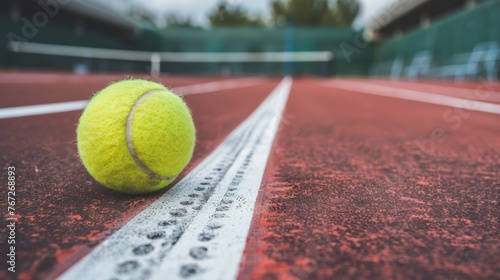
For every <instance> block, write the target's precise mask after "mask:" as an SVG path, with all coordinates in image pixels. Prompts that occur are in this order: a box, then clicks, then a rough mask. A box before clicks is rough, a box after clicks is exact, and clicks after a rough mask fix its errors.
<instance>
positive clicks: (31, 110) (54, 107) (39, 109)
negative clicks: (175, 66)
mask: <svg viewBox="0 0 500 280" xmlns="http://www.w3.org/2000/svg"><path fill="white" fill-rule="evenodd" d="M262 81H264V79H259V78H242V79H235V80H228V81H219V82H209V83H203V84H196V85H189V86H182V87H176V88H172V89H171V90H172V91H173V92H175V93H180V94H183V95H193V94H201V93H208V92H214V91H219V90H228V89H235V88H243V87H249V86H254V85H257V84H259V83H261V82H262ZM87 103H88V100H78V101H70V102H60V103H51V104H40V105H29V106H19V107H10V108H0V119H10V118H18V117H28V116H37V115H46V114H54V113H63V112H72V111H80V110H83V109H84V108H85V106H86V105H87Z"/></svg>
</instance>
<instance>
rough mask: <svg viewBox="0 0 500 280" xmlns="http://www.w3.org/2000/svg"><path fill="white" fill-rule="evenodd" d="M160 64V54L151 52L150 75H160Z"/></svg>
mask: <svg viewBox="0 0 500 280" xmlns="http://www.w3.org/2000/svg"><path fill="white" fill-rule="evenodd" d="M160 64H161V55H160V54H159V53H152V54H151V73H150V74H151V76H152V77H159V76H160V70H161V69H160Z"/></svg>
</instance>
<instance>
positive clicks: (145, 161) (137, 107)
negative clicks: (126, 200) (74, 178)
mask: <svg viewBox="0 0 500 280" xmlns="http://www.w3.org/2000/svg"><path fill="white" fill-rule="evenodd" d="M195 133H196V131H195V127H194V123H193V119H192V117H191V113H190V111H189V108H188V107H187V105H186V104H185V103H184V101H183V100H182V99H181V97H179V96H177V95H175V94H173V93H172V92H170V91H169V90H168V89H167V88H165V87H164V86H163V85H161V84H158V83H154V82H150V81H145V80H139V79H131V80H123V81H119V82H115V83H113V84H111V85H109V86H107V87H106V88H104V89H103V90H101V91H100V92H98V93H96V94H95V95H94V97H93V98H92V99H91V100H90V102H89V103H88V105H87V106H86V108H85V110H84V111H83V113H82V116H81V117H80V120H79V122H78V128H77V131H76V134H77V146H78V154H79V156H80V158H81V160H82V162H83V165H84V166H85V168H86V169H87V170H88V172H89V173H90V175H92V177H94V179H96V180H97V181H98V182H99V183H101V184H102V185H104V186H106V187H108V188H110V189H113V190H116V191H119V192H123V193H128V194H141V193H148V192H154V191H157V190H160V189H162V188H164V187H165V186H167V185H168V184H170V183H171V182H172V181H173V180H174V179H175V178H176V177H177V176H178V175H179V173H180V172H181V171H182V170H183V169H184V168H185V167H186V165H187V164H188V162H189V160H190V159H191V156H192V154H193V149H194V145H195Z"/></svg>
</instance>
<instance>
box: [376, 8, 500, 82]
mask: <svg viewBox="0 0 500 280" xmlns="http://www.w3.org/2000/svg"><path fill="white" fill-rule="evenodd" d="M499 28H500V1H498V0H490V1H483V2H479V3H478V4H476V5H475V6H473V7H471V8H466V9H464V10H461V11H459V12H456V13H454V14H451V15H448V16H446V17H444V18H442V19H439V20H437V21H436V22H434V23H431V25H430V26H428V27H426V28H418V29H416V30H414V31H411V32H409V33H407V34H404V35H403V36H401V37H399V38H395V39H392V40H390V41H388V42H386V43H384V44H382V45H381V46H380V47H379V48H378V50H377V51H376V53H375V64H374V67H373V68H372V71H373V73H374V74H376V75H389V74H392V75H393V76H398V75H402V76H405V75H406V76H411V77H413V76H414V75H416V77H418V76H427V77H453V76H455V77H456V76H460V77H462V78H464V77H465V78H466V77H469V76H470V77H474V76H476V77H477V76H484V75H489V76H494V75H496V77H490V78H493V79H494V78H498V71H497V70H498V59H499V58H500V56H498V54H499V51H498V49H500V31H499Z"/></svg>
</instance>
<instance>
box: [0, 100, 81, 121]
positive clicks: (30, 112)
mask: <svg viewBox="0 0 500 280" xmlns="http://www.w3.org/2000/svg"><path fill="white" fill-rule="evenodd" d="M87 103H88V100H79V101H71V102H62V103H52V104H43V105H32V106H20V107H11V108H1V109H0V119H10V118H18V117H26V116H36V115H46V114H53V113H62V112H71V111H79V110H82V109H83V108H85V106H86V105H87Z"/></svg>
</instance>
